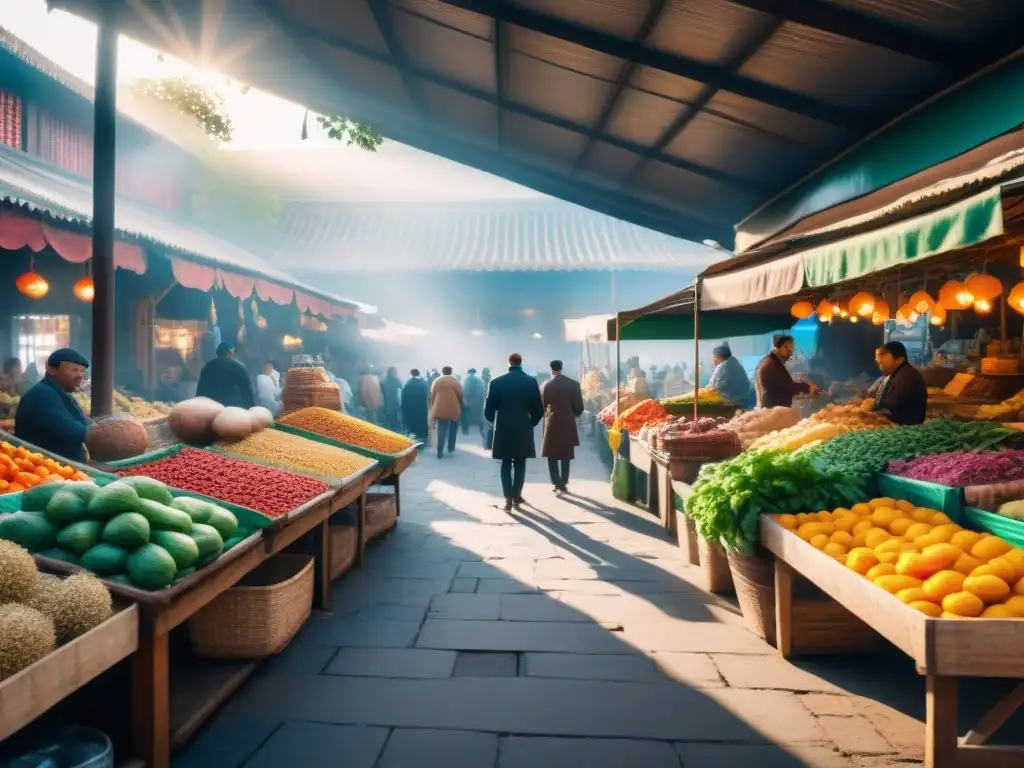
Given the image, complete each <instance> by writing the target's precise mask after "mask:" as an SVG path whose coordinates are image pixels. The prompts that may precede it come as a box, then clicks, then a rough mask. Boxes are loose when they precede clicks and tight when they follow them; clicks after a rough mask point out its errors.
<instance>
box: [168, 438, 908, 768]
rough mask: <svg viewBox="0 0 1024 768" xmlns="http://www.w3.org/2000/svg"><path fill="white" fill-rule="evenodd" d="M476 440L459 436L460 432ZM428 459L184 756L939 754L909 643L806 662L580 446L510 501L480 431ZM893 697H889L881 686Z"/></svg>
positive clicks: (615, 761)
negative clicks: (619, 497)
mask: <svg viewBox="0 0 1024 768" xmlns="http://www.w3.org/2000/svg"><path fill="white" fill-rule="evenodd" d="M460 439H463V438H461V437H460ZM463 440H464V444H463V445H461V446H460V447H459V449H458V450H457V451H456V453H455V454H454V455H451V456H446V457H445V458H444V460H443V461H438V460H437V458H436V457H435V456H434V455H433V454H432V453H431V452H426V453H425V454H424V455H422V456H421V457H420V460H419V461H418V462H417V464H415V465H414V466H413V467H412V468H411V469H410V470H409V472H408V473H407V474H406V475H404V476H403V478H402V492H403V502H402V503H403V514H402V518H401V522H400V524H399V525H398V527H397V528H396V529H395V530H394V531H393V532H392V533H391V534H389V535H388V536H386V537H384V539H383V540H382V541H380V542H377V543H375V544H373V545H372V546H371V548H370V550H369V551H368V554H367V563H366V567H365V568H364V569H362V570H361V571H353V572H350V573H349V574H347V575H346V576H344V577H343V578H342V579H340V580H339V581H337V582H335V585H334V596H333V597H334V599H333V610H332V612H331V613H330V614H314V616H313V618H312V619H311V620H310V621H309V623H308V624H307V625H306V627H305V628H304V629H303V630H302V632H301V633H300V634H299V636H298V637H297V638H296V640H295V641H294V643H293V644H292V645H291V646H290V647H289V648H288V649H287V650H286V651H285V652H284V653H283V654H282V655H280V656H279V657H277V658H275V659H274V660H272V661H270V662H268V663H267V664H265V665H264V666H263V668H262V669H261V670H260V671H259V672H258V673H257V675H256V676H255V677H254V678H253V679H252V680H251V681H250V682H249V684H248V685H247V686H245V687H244V688H243V689H242V690H241V691H240V692H239V693H238V694H237V695H236V696H235V697H234V699H233V700H232V701H231V702H229V704H228V705H227V706H226V707H225V708H224V709H223V710H222V712H221V713H220V714H219V715H218V717H217V718H216V720H215V721H214V722H213V723H212V725H210V726H209V727H208V728H206V729H205V730H204V731H203V732H201V734H200V735H199V736H198V737H197V738H196V740H195V741H193V743H192V744H191V745H190V746H189V747H188V748H187V750H185V751H184V752H183V753H182V754H181V755H179V756H178V758H177V760H176V761H175V765H176V766H180V767H181V768H233V767H234V766H243V765H244V766H245V767H246V768H277V767H278V766H296V767H298V766H310V767H313V766H328V765H344V766H346V768H374V767H377V768H411V767H412V766H426V767H428V768H429V767H431V766H444V767H445V768H492V767H497V768H562V767H563V766H565V767H569V766H572V767H573V768H575V767H577V766H587V767H588V768H617V767H618V766H643V767H644V768H661V767H662V766H665V767H666V768H667V767H668V766H672V767H673V768H679V766H681V765H682V766H685V768H719V766H721V767H723V768H724V767H725V766H729V767H730V768H731V767H733V766H741V765H757V766H758V768H777V767H778V766H794V767H796V766H813V767H814V768H833V766H834V767H835V768H840V767H847V768H854V767H859V768H882V767H883V766H897V765H906V764H908V763H910V764H914V763H918V762H920V761H921V760H922V757H923V745H922V739H923V735H924V727H923V725H922V722H921V719H920V718H921V716H922V714H923V706H924V693H923V686H922V684H921V682H920V680H919V679H918V678H917V676H916V675H915V674H914V670H913V667H912V665H910V664H909V662H907V661H905V660H904V659H903V658H902V657H901V656H899V655H898V654H895V653H892V654H887V653H884V652H883V653H882V654H878V655H873V656H870V657H861V658H835V657H829V658H823V659H819V660H816V661H814V662H813V663H804V662H801V663H800V665H799V666H794V665H792V664H789V663H787V662H784V661H782V660H781V659H780V658H779V657H777V656H776V655H775V653H774V651H773V649H772V648H770V647H769V646H767V645H766V644H764V643H763V642H761V641H760V640H758V639H757V638H756V637H754V636H753V635H752V634H750V633H749V632H748V631H747V630H746V629H745V627H744V625H743V622H742V620H741V618H740V616H739V614H738V611H737V609H736V608H735V607H734V605H732V604H730V603H729V602H728V601H725V600H721V599H719V598H716V597H713V596H711V595H709V594H707V593H705V592H703V591H702V590H701V588H700V586H699V585H700V576H699V573H698V572H697V570H696V569H695V568H693V567H691V566H688V565H686V564H684V563H683V561H682V559H681V555H680V550H679V549H678V547H676V546H675V544H674V543H671V542H669V541H667V540H666V538H665V536H664V534H663V533H662V531H661V527H660V525H659V524H658V522H657V520H656V519H654V518H653V517H651V516H650V515H648V514H647V513H646V512H644V511H643V510H640V509H637V508H633V507H630V506H628V505H624V504H621V503H619V502H616V501H614V500H613V499H612V497H611V493H610V488H609V483H608V477H607V473H606V472H605V470H604V469H603V468H602V467H601V466H600V464H599V462H598V459H597V456H596V453H594V452H592V451H591V450H590V449H589V448H588V447H584V448H581V449H580V450H579V451H578V454H579V458H578V459H577V460H576V461H575V462H574V463H573V473H574V474H573V478H572V481H571V483H570V487H571V490H572V492H573V495H572V496H569V497H566V498H562V499H559V498H556V497H555V496H554V495H553V494H552V493H551V490H550V487H549V486H548V484H547V482H546V466H545V465H544V462H542V461H539V460H538V461H532V462H530V463H529V476H528V483H527V486H526V489H525V492H524V495H525V497H526V499H527V501H528V502H529V506H528V507H527V508H524V510H523V511H522V512H519V513H512V514H506V513H505V512H503V511H502V510H501V509H499V508H498V504H499V502H500V499H499V495H500V484H499V481H498V471H497V469H498V464H497V462H495V461H493V460H491V459H490V457H489V456H487V455H486V454H485V453H484V452H483V450H482V449H481V448H480V447H479V445H478V443H477V441H476V440H473V439H468V440H465V439H463ZM882 701H885V702H887V703H880V702H882Z"/></svg>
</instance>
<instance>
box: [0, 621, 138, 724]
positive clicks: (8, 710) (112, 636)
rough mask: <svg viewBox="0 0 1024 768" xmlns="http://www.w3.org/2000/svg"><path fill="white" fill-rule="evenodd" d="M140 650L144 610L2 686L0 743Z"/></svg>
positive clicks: (110, 624)
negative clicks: (141, 616)
mask: <svg viewBox="0 0 1024 768" xmlns="http://www.w3.org/2000/svg"><path fill="white" fill-rule="evenodd" d="M138 646H139V609H138V607H137V606H135V605H128V606H123V607H121V609H120V610H118V611H117V612H116V613H115V614H114V615H113V616H111V617H110V618H109V619H107V620H106V621H105V622H103V623H102V624H100V625H99V626H98V627H95V628H93V629H91V630H90V631H88V632H86V633H85V634H84V635H82V636H80V637H77V638H75V639H74V640H72V641H71V642H70V643H67V644H65V645H62V646H60V647H59V648H57V649H56V650H55V651H53V653H50V654H47V655H46V656H44V657H43V658H42V659H40V660H39V661H37V662H36V663H35V664H33V665H31V666H30V667H27V668H25V669H23V670H22V671H21V672H19V673H18V674H16V675H13V676H12V677H9V678H7V679H6V680H4V681H3V682H0V741H3V740H4V739H6V738H7V737H8V736H11V735H12V734H14V733H16V732H18V731H20V730H21V729H22V728H24V727H25V726H27V725H28V724H29V723H31V722H32V721H33V720H35V719H36V718H37V717H39V716H40V715H42V714H43V713H45V712H46V711H47V710H49V709H50V708H51V707H53V706H54V705H56V704H57V703H58V702H60V701H62V700H64V699H65V698H67V697H68V696H70V695H71V694H72V693H74V692H75V691H77V690H78V689H79V688H81V687H82V686H83V685H85V684H86V683H88V682H89V681H90V680H92V679H94V678H96V677H98V676H99V675H101V674H103V673H104V672H106V671H107V670H108V669H110V668H111V667H113V666H114V665H115V664H117V663H118V662H119V661H121V660H122V659H124V658H126V657H128V656H131V655H132V654H133V653H135V651H136V649H137V648H138Z"/></svg>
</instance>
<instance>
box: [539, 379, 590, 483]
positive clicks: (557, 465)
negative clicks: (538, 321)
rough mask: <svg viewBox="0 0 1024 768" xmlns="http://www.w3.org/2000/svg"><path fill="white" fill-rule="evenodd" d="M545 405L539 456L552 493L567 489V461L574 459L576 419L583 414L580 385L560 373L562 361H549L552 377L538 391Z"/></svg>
mask: <svg viewBox="0 0 1024 768" xmlns="http://www.w3.org/2000/svg"><path fill="white" fill-rule="evenodd" d="M540 396H541V402H542V403H543V405H544V440H543V442H542V443H541V447H540V455H541V456H543V457H544V458H546V459H547V460H548V473H549V474H550V475H551V484H552V485H553V486H554V487H555V493H565V492H566V491H568V490H569V488H568V485H569V462H570V461H572V460H573V459H574V458H576V446H577V445H579V444H580V436H579V432H577V430H576V419H578V418H579V417H580V416H582V415H583V392H582V391H581V390H580V383H579V382H578V381H576V380H575V379H570V378H569V377H568V376H565V375H563V374H562V361H561V360H552V361H551V378H550V379H548V380H547V381H545V382H544V386H542V387H541V390H540Z"/></svg>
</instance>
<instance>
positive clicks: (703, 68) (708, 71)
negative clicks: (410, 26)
mask: <svg viewBox="0 0 1024 768" xmlns="http://www.w3.org/2000/svg"><path fill="white" fill-rule="evenodd" d="M378 1H379V0H368V2H369V3H370V4H371V5H372V4H374V3H375V2H378ZM440 2H443V3H445V4H446V5H451V6H454V7H456V8H461V9H463V10H467V11H472V12H474V13H479V14H481V15H484V16H490V17H491V18H495V19H501V20H502V21H504V22H506V23H508V24H513V25H515V26H517V27H523V28H524V29H529V30H532V31H534V32H539V33H541V34H543V35H548V36H550V37H555V38H559V39H561V40H565V41H566V42H570V43H574V44H576V45H580V46H583V47H584V48H591V49H593V50H595V51H599V52H601V53H604V54H606V55H608V56H614V57H616V58H619V59H623V60H625V61H632V62H633V63H634V64H638V65H641V66H645V67H653V68H654V69H660V70H662V71H665V72H668V73H670V74H673V75H678V76H679V77H685V78H687V79H689V80H695V81H697V82H699V83H704V84H705V85H710V86H714V87H715V88H719V89H722V90H726V91H731V92H732V93H735V94H738V95H740V96H745V97H746V98H748V99H753V100H754V101H759V102H762V103H765V104H770V105H772V106H775V107H778V108H780V109H784V110H787V111H789V112H793V113H795V114H798V115H803V116H805V117H810V118H813V119H815V120H819V121H821V122H824V123H829V124H830V125H841V126H843V127H846V128H851V127H852V128H855V129H861V130H867V129H868V128H870V127H871V126H872V125H874V124H875V123H877V120H876V119H873V116H870V115H868V116H866V115H864V114H863V113H861V112H858V111H855V110H851V109H845V108H843V107H839V106H836V105H833V104H828V103H826V102H824V101H820V100H818V99H814V98H811V97H808V96H804V95H802V94H799V93H796V92H794V91H790V90H787V89H785V88H780V87H778V86H775V85H770V84H768V83H764V82H761V81H759V80H754V79H753V78H749V77H746V76H743V75H739V74H737V73H735V72H730V71H729V70H728V69H727V68H724V67H721V66H717V65H714V64H708V63H706V62H703V61H697V60H696V59H690V58H687V57H685V56H679V55H678V54H674V53H667V52H665V51H660V50H656V49H654V48H648V47H647V46H645V45H643V44H641V43H637V42H635V41H633V40H627V39H623V38H621V37H618V36H616V35H613V34H609V33H608V32H603V31H601V30H597V29H592V28H590V27H585V26H582V25H580V24H577V23H575V22H572V21H567V20H565V19H562V18H559V17H557V16H550V15H548V14H544V13H538V12H537V11H532V10H529V9H527V8H523V7H521V6H519V5H516V4H515V3H513V2H510V0H501V1H500V2H499V0H440Z"/></svg>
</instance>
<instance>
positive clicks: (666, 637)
mask: <svg viewBox="0 0 1024 768" xmlns="http://www.w3.org/2000/svg"><path fill="white" fill-rule="evenodd" d="M619 636H620V637H621V639H622V641H623V642H626V643H629V644H630V645H631V646H633V647H634V648H637V649H639V650H641V651H653V652H667V651H672V652H676V653H744V654H753V655H757V656H770V655H773V654H774V653H775V649H774V648H772V647H771V646H770V645H768V644H767V643H765V642H763V641H762V640H760V639H759V638H757V637H755V636H754V635H752V634H750V633H749V632H747V631H745V630H741V629H738V628H736V627H728V626H725V625H722V624H716V623H714V622H710V621H707V622H699V621H677V620H669V619H666V620H663V621H660V622H649V623H636V624H630V623H628V622H627V623H626V624H625V630H624V631H623V632H621V633H620V635H619Z"/></svg>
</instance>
